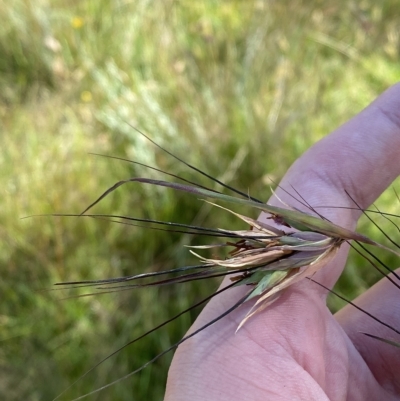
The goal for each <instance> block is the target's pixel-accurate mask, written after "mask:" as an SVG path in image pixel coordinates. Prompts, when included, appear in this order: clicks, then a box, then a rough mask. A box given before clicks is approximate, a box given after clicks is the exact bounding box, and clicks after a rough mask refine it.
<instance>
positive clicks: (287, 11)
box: [0, 0, 400, 401]
mask: <svg viewBox="0 0 400 401" xmlns="http://www.w3.org/2000/svg"><path fill="white" fill-rule="evenodd" d="M399 17H400V16H399V10H398V2H397V1H395V0H383V1H381V2H379V3H377V2H376V1H373V0H366V1H358V2H356V1H336V2H333V1H309V0H296V1H295V0H293V1H286V0H285V1H260V0H258V1H255V0H249V1H211V0H207V1H189V0H181V1H173V0H163V1H154V0H153V1H150V0H137V1H117V0H114V1H109V0H47V1H46V0H35V1H29V0H13V1H12V2H10V1H5V0H0V21H1V24H0V116H1V118H0V124H1V125H0V127H1V128H0V145H1V153H0V172H1V173H0V179H1V197H0V202H1V207H0V219H1V220H0V222H1V225H0V235H1V241H0V248H1V251H0V264H1V265H0V268H1V280H0V298H1V305H0V328H1V330H0V341H1V342H0V371H1V375H0V398H1V399H3V400H22V399H23V400H32V401H34V400H51V399H53V398H54V397H55V396H56V395H58V394H59V393H60V392H61V391H62V390H63V389H64V388H66V387H67V386H68V385H69V384H71V383H72V382H73V381H74V380H75V379H77V378H78V377H80V375H82V374H83V373H84V372H85V371H86V370H87V369H89V368H90V367H92V366H93V365H94V364H95V363H96V362H98V361H99V360H100V359H101V358H103V357H104V356H106V355H107V354H108V353H111V352H112V351H113V350H115V349H116V348H118V347H119V346H121V345H122V344H124V343H126V342H127V341H129V340H131V339H133V338H134V337H135V336H138V335H139V334H141V333H143V332H144V331H146V330H148V329H150V328H151V327H153V326H154V325H156V324H158V323H160V322H162V321H163V320H165V319H167V318H168V317H171V316H173V315H174V314H175V313H177V311H178V310H181V309H183V308H185V307H187V306H189V305H190V304H192V303H194V302H195V301H198V300H199V299H201V297H204V296H205V295H206V294H210V293H212V291H214V290H215V288H216V286H217V284H218V283H217V282H211V283H207V282H203V283H196V284H182V285H180V286H175V287H171V288H167V287H165V288H162V289H160V290H157V289H151V290H140V291H137V292H127V291H126V292H120V293H116V294H115V293H114V294H109V295H101V296H96V297H85V298H75V299H68V300H62V298H65V297H68V296H69V295H71V293H70V292H68V291H66V292H63V291H47V290H48V289H49V288H51V287H52V284H53V283H55V282H58V281H63V280H64V281H65V280H79V279H80V280H82V279H101V278H106V277H113V276H121V275H130V274H134V273H138V272H146V271H153V270H160V269H166V268H172V267H176V266H180V265H184V264H188V263H192V262H193V259H192V257H190V256H189V255H188V251H187V249H185V248H184V247H183V246H182V245H184V244H188V243H190V242H192V243H194V242H196V243H199V242H201V241H203V239H199V238H194V239H191V238H189V237H188V236H185V235H179V234H171V233H165V232H164V233H163V232H157V231H150V230H145V229H143V228H137V227H128V226H123V225H119V224H113V223H110V222H106V221H99V220H96V221H93V220H90V219H79V218H60V217H58V218H55V217H35V218H29V219H23V220H21V219H20V218H21V217H24V216H28V215H32V214H42V213H54V212H58V213H79V212H80V211H82V210H83V209H84V208H85V207H86V206H87V205H88V204H90V203H91V202H92V201H93V200H94V199H95V198H96V197H97V196H98V195H100V194H101V193H102V191H103V190H105V189H106V188H107V187H108V186H110V185H112V184H113V183H114V182H116V181H117V180H119V179H123V178H128V177H130V176H134V175H136V176H143V175H145V176H150V177H152V178H156V177H159V178H164V177H162V176H161V175H160V174H157V173H155V172H154V171H148V170H145V169H144V168H140V167H138V166H134V165H131V164H129V163H124V162H121V161H115V160H110V159H104V158H100V157H96V156H92V155H89V154H88V153H89V152H97V153H102V154H109V155H114V156H120V157H126V158H130V159H132V160H136V161H139V162H142V163H148V164H151V165H153V166H155V167H157V168H160V169H163V170H167V171H169V172H173V173H175V174H182V175H185V176H186V177H188V178H190V179H194V180H198V181H200V182H202V183H204V184H205V183H206V181H205V180H204V179H203V178H201V177H200V178H199V177H198V175H196V174H194V173H193V172H192V171H188V169H187V168H186V167H185V166H183V165H182V164H179V163H177V162H176V161H175V160H173V159H171V158H170V157H167V156H166V155H165V154H163V153H161V152H160V151H158V150H157V149H156V148H155V147H154V146H152V145H151V144H150V143H148V142H146V141H145V140H143V138H142V137H140V136H139V135H138V134H137V133H136V132H135V131H134V130H132V129H131V128H130V127H129V126H128V125H127V124H126V123H125V121H129V122H130V123H132V124H133V125H135V126H137V127H138V128H140V129H141V130H143V131H145V132H146V133H148V134H149V135H150V136H151V137H152V138H153V139H154V140H156V141H157V142H158V143H159V144H161V145H162V146H165V147H167V148H168V149H169V150H171V151H172V152H174V153H175V154H177V155H180V156H181V157H183V158H185V159H186V161H188V162H190V163H192V164H195V165H196V166H198V167H200V168H202V169H204V170H205V171H207V172H208V173H209V174H211V175H213V176H215V177H218V178H219V179H221V180H224V181H225V182H227V183H229V184H230V185H233V186H235V187H238V188H240V189H242V190H243V191H245V192H247V191H249V193H251V194H252V195H254V196H256V197H257V198H259V199H265V200H267V199H268V197H269V194H270V192H269V188H268V186H269V183H270V178H272V179H274V180H279V179H280V177H282V175H283V174H284V172H285V171H286V170H287V168H288V167H289V166H290V164H291V163H292V162H293V161H294V160H295V159H296V158H297V157H298V156H299V155H301V154H302V153H303V152H304V151H305V150H306V149H307V148H308V147H309V146H310V145H311V144H313V143H314V142H316V141H317V140H318V139H320V138H321V137H323V136H324V135H326V134H327V133H329V132H330V131H331V130H333V129H334V128H336V127H337V126H338V125H340V124H341V123H343V122H345V121H346V120H347V119H349V118H350V117H352V116H353V115H354V114H356V113H357V112H358V111H359V110H361V109H362V108H363V107H365V106H366V105H367V104H368V103H369V102H370V101H372V100H373V99H374V98H375V97H376V96H377V95H378V94H379V93H381V92H382V91H383V90H384V89H386V88H387V87H388V86H390V85H391V84H393V83H395V82H397V81H398V80H399V79H400V69H399V66H400V65H399V61H400V60H399V50H400V47H399V46H400V43H399V29H400V25H399ZM207 185H211V186H213V187H214V184H212V183H211V184H210V183H207ZM215 188H217V187H215ZM380 207H381V208H382V209H385V210H387V211H392V212H395V213H396V211H397V210H398V202H397V200H396V197H395V196H394V194H393V192H388V193H387V194H386V195H385V196H384V197H383V198H382V199H381V201H380ZM95 211H96V212H99V213H101V212H102V213H114V214H125V215H130V216H137V217H146V218H153V219H159V220H166V221H177V222H182V223H194V224H201V225H205V226H211V227H225V228H239V227H243V226H242V225H241V224H240V223H239V222H237V221H236V220H234V219H232V216H230V215H226V214H224V213H221V212H220V211H219V210H213V209H212V208H210V207H208V206H207V205H204V204H203V203H201V202H199V201H198V200H197V199H196V198H193V197H191V196H189V195H185V194H179V193H178V194H177V193H173V192H172V191H170V190H165V189H160V188H152V187H149V186H139V185H133V184H132V185H127V186H125V187H122V188H120V189H119V190H118V191H117V192H116V193H114V194H113V195H112V196H110V197H109V198H107V199H105V200H104V201H103V202H102V203H101V204H100V205H98V206H97V207H96V209H95ZM256 215H257V213H254V216H256ZM382 223H384V221H382ZM386 226H387V227H388V229H389V230H392V232H393V233H396V229H395V228H394V227H392V226H391V225H390V224H388V223H386ZM361 230H362V231H363V232H364V233H365V234H367V235H370V236H372V237H373V238H374V239H378V240H380V239H381V236H380V234H379V232H378V230H377V229H376V228H374V227H373V226H372V225H371V224H370V223H369V224H368V223H364V225H362V226H361ZM389 263H396V262H395V261H391V260H390V259H389ZM361 264H362V263H361V262H360V260H359V259H357V258H353V259H351V261H350V262H349V266H348V267H347V270H346V271H345V273H344V274H343V276H342V278H341V280H340V282H339V284H338V289H339V291H340V292H341V293H343V294H344V295H346V296H347V297H349V298H353V297H354V296H356V295H357V294H359V293H361V292H363V291H364V290H365V289H366V288H368V287H369V286H370V285H371V283H372V282H374V281H375V280H376V279H377V277H378V276H377V274H376V273H375V271H374V270H373V269H372V268H370V267H368V268H365V267H364V268H360V267H359V266H360V265H361ZM364 265H365V263H364ZM330 302H331V305H332V308H333V309H335V308H338V307H340V306H341V303H339V302H338V301H337V300H335V299H334V298H332V299H331V301H330ZM195 314H196V312H193V314H191V316H186V317H183V318H181V319H180V320H179V321H178V322H177V323H176V324H174V325H171V327H169V328H167V329H163V330H162V331H160V332H159V333H156V334H155V335H152V336H149V337H148V338H147V339H146V340H143V341H142V342H141V343H140V344H139V345H137V346H133V347H130V348H128V349H126V350H124V351H123V352H121V353H120V354H119V355H118V356H116V357H113V358H112V359H111V360H109V361H107V362H106V363H104V364H102V365H101V366H99V367H98V368H97V369H96V370H95V371H94V372H92V373H91V374H89V375H87V376H86V377H84V378H83V379H82V380H80V381H79V382H78V383H77V384H76V385H74V386H73V387H72V388H71V389H70V390H69V391H68V392H67V393H66V394H65V395H64V396H63V397H61V399H62V400H68V399H73V398H75V397H77V396H79V395H82V394H85V393H87V392H89V391H90V390H93V389H95V388H97V387H99V386H102V385H104V384H106V383H108V382H110V381H112V380H114V379H117V378H118V377H121V376H124V375H125V374H127V373H129V372H130V371H132V370H134V369H136V368H137V367H139V366H140V365H142V364H143V363H145V362H146V361H148V360H149V359H151V358H152V357H153V356H154V355H156V354H157V353H159V352H161V351H162V350H163V349H165V348H166V347H168V345H169V344H171V343H172V342H175V341H177V340H178V339H179V338H180V337H181V336H182V335H183V333H184V332H185V330H186V329H187V328H188V327H189V325H190V322H191V320H192V319H193V318H194V317H195ZM170 358H171V356H166V357H164V358H162V359H161V360H159V361H158V362H156V363H154V364H152V365H151V366H149V367H148V368H147V369H145V370H144V371H142V372H141V373H140V374H138V375H136V376H134V377H131V378H129V379H128V380H125V381H123V382H120V383H119V384H117V385H115V386H113V387H112V388H110V389H108V390H105V391H104V392H101V393H98V394H96V395H93V396H91V397H89V399H92V400H110V399H112V400H145V399H146V400H161V399H162V396H163V390H164V386H165V380H166V372H167V368H168V364H169V362H170Z"/></svg>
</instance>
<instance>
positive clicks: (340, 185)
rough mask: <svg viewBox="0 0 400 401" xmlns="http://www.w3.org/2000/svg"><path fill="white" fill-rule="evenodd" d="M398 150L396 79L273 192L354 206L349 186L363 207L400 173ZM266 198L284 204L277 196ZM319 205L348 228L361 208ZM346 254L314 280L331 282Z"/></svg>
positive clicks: (398, 89) (292, 202) (312, 150)
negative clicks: (393, 83) (333, 207)
mask: <svg viewBox="0 0 400 401" xmlns="http://www.w3.org/2000/svg"><path fill="white" fill-rule="evenodd" d="M399 154H400V84H396V85H394V86H392V87H391V88H389V89H388V90H387V91H386V92H384V93H383V94H382V95H381V96H380V97H379V98H378V99H376V100H375V101H374V102H373V103H372V104H370V105H369V106H368V107H367V108H366V109H364V110H363V111H362V112H360V113H359V114H358V115H357V116H355V117H354V118H353V119H351V120H350V121H348V122H347V123H346V124H344V125H342V126H341V127H340V128H338V129H337V130H336V131H334V132H333V133H332V134H330V135H329V136H327V137H325V138H324V139H322V140H321V141H319V142H318V143H316V144H315V145H314V146H313V147H311V148H310V149H309V150H308V151H307V152H306V153H304V155H303V156H301V157H300V158H299V159H298V160H297V161H296V162H295V163H294V164H293V165H292V167H291V168H290V169H289V171H288V172H287V174H286V175H285V177H284V178H283V180H282V182H281V183H280V185H279V188H278V189H277V191H276V194H277V195H278V197H279V198H280V199H282V200H283V201H284V202H286V203H287V204H289V205H292V206H295V207H297V208H300V209H303V210H306V211H308V212H310V211H309V209H308V208H307V207H305V206H304V205H302V204H301V203H300V202H297V201H296V200H295V199H294V198H297V199H298V198H299V195H298V194H297V193H296V191H297V192H298V193H300V195H301V196H302V197H304V198H305V199H306V201H307V202H308V203H309V204H310V205H311V206H343V207H353V208H354V207H355V204H354V203H353V201H352V200H351V199H350V198H349V196H348V195H347V194H346V191H347V192H348V193H349V194H350V195H351V197H352V198H354V200H355V201H356V202H357V204H359V205H360V206H361V207H362V208H367V207H368V206H369V205H370V204H371V203H372V202H374V200H375V199H376V198H377V197H378V196H379V195H380V194H381V193H382V192H383V191H384V190H385V189H386V188H387V187H388V186H389V185H390V183H391V182H392V181H393V180H394V179H395V178H396V177H397V176H398V175H399V174H400V163H398V160H399ZM288 193H290V194H292V195H293V197H291V196H290V195H289V194H288ZM269 203H271V204H273V205H277V206H282V204H281V202H280V201H279V200H278V199H277V197H272V198H271V200H270V202H269ZM317 210H318V212H319V213H321V214H322V215H323V216H325V217H326V218H328V219H329V220H331V221H332V222H334V223H336V224H338V225H340V226H343V227H346V228H349V229H352V230H353V229H354V228H355V226H356V223H357V220H358V218H359V216H360V212H359V211H354V210H349V209H348V210H345V209H332V208H318V209H317ZM260 217H261V219H263V218H265V215H261V216H260ZM346 253H347V250H346V249H344V250H342V251H341V253H340V255H339V258H338V259H336V261H335V263H332V264H330V266H329V268H324V269H323V271H321V272H320V273H319V274H318V276H317V278H318V280H319V281H321V282H322V283H323V284H324V285H326V286H330V287H331V286H333V285H334V283H335V282H336V280H337V279H338V277H339V275H340V274H341V272H342V270H343V266H344V262H345V259H346Z"/></svg>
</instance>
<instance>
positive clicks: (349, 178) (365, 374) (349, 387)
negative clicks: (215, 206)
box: [165, 84, 400, 401]
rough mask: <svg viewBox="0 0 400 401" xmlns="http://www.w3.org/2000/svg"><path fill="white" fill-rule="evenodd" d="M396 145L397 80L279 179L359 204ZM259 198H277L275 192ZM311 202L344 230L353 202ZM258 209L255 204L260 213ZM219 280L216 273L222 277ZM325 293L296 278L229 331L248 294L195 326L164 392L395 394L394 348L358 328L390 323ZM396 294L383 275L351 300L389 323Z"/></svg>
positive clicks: (398, 359) (388, 173)
mask: <svg viewBox="0 0 400 401" xmlns="http://www.w3.org/2000/svg"><path fill="white" fill-rule="evenodd" d="M399 155H400V84H397V85H395V86H393V87H391V88H390V89H389V90H387V91H386V92H385V93H383V94H382V95H381V96H380V97H379V98H378V99H377V100H376V101H375V102H373V103H372V104H371V105H370V106H368V107H367V108H366V109H365V110H363V111H362V112H361V113H359V114H358V115H357V116H356V117H354V118H353V119H352V120H350V121H349V122H347V123H346V124H344V125H343V126H341V127H340V128H338V129H337V130H336V131H334V132H333V133H332V134H331V135H329V136H327V137H325V138H324V139H323V140H321V141H320V142H318V143H317V144H315V145H314V146H313V147H312V148H311V149H309V150H308V151H307V152H306V153H305V154H304V155H303V156H302V157H301V158H300V159H298V160H297V161H296V162H295V163H294V164H293V166H292V167H291V168H290V169H289V171H288V172H287V174H286V176H285V177H284V179H283V180H282V182H281V183H280V188H284V189H285V190H287V191H288V192H290V193H292V194H293V195H294V196H295V197H296V198H298V195H297V194H296V193H295V192H294V190H293V187H294V188H295V189H296V190H297V191H298V192H299V193H300V194H301V196H302V197H304V198H305V199H306V201H307V202H308V203H309V204H310V205H312V206H320V205H336V206H344V207H353V208H354V203H353V202H352V201H351V200H350V198H349V197H348V196H347V195H346V191H347V192H348V193H349V194H351V196H352V197H353V198H354V199H355V201H356V202H357V203H358V204H359V205H360V207H362V208H367V207H368V206H369V205H370V204H371V203H372V202H373V201H374V200H375V199H376V198H377V197H378V196H379V195H380V194H381V193H382V192H383V191H384V190H385V189H386V187H388V186H389V185H390V183H391V182H392V181H393V180H394V179H395V178H396V177H397V176H398V175H399V174H400V157H399ZM292 186H293V187H292ZM276 193H277V195H278V196H279V198H280V199H282V200H283V201H285V202H286V203H287V204H290V205H292V206H295V207H297V208H299V209H303V210H304V211H306V212H308V213H309V210H307V209H305V207H304V206H302V205H301V204H300V203H297V204H296V201H295V200H294V199H293V198H292V197H290V196H289V195H288V194H287V193H286V192H284V191H283V190H281V189H279V188H278V190H277V191H276ZM269 203H270V204H272V205H276V206H280V207H282V204H281V203H280V202H279V200H278V199H277V198H276V197H272V198H271V199H270V201H269ZM318 211H319V213H321V214H322V215H323V216H325V217H326V218H328V219H329V220H330V221H332V222H333V223H336V224H337V225H339V226H342V227H345V228H348V229H351V230H354V229H355V226H356V223H357V220H358V218H359V216H360V212H359V211H358V210H354V209H353V210H350V209H332V208H330V209H329V208H326V209H318ZM265 218H266V216H265V215H263V214H261V216H260V219H261V220H262V219H265ZM268 223H269V224H270V220H269V221H268ZM347 253H348V245H347V244H344V245H342V247H341V249H340V250H339V252H338V254H337V256H336V257H335V259H334V260H333V261H332V262H330V263H329V264H327V265H326V266H325V267H324V268H323V269H322V270H320V271H319V272H318V273H316V274H315V275H314V276H313V279H314V280H316V281H318V282H320V283H322V284H323V285H325V286H327V287H329V288H331V287H332V286H333V285H334V284H335V282H336V281H337V279H338V277H339V276H340V274H341V272H342V270H343V268H344V264H345V261H346V258H347ZM368 268H369V267H368ZM227 283H228V281H227V279H225V281H224V283H223V284H222V285H226V284H227ZM245 291H246V289H245V288H243V287H235V288H232V289H230V290H228V291H226V292H224V293H222V294H220V295H218V296H217V297H215V298H213V299H212V301H210V302H209V304H208V305H207V306H206V307H205V308H204V310H203V311H202V313H201V314H200V316H199V317H198V319H197V320H196V322H195V323H194V324H193V326H192V327H191V329H190V330H189V333H190V332H193V331H194V330H196V329H198V328H200V327H201V326H203V325H204V324H206V323H208V322H209V321H211V320H212V319H214V318H215V317H217V316H219V315H220V314H222V313H223V312H224V311H226V310H227V309H228V308H229V307H231V306H232V305H234V304H235V303H236V302H237V301H238V300H239V299H240V298H241V297H243V296H244V294H245ZM326 295H327V291H326V290H323V289H322V288H321V287H320V286H318V285H317V284H315V283H313V282H310V281H309V280H303V281H301V282H300V283H298V284H295V285H293V286H291V287H290V288H289V289H287V290H286V291H285V292H284V293H283V294H282V295H281V297H280V298H279V299H278V300H277V301H276V302H275V303H274V304H273V305H272V306H270V307H268V308H267V309H265V310H264V311H263V312H261V313H259V314H257V315H256V316H254V317H252V318H251V319H250V320H249V321H247V322H246V323H245V325H244V326H243V327H242V328H241V329H240V330H239V331H238V332H237V333H236V334H235V331H236V329H237V327H238V325H239V323H240V322H241V320H242V319H243V317H244V316H245V315H246V313H247V311H248V310H249V309H250V308H251V306H252V303H251V302H248V303H245V304H244V305H242V306H241V307H239V308H238V309H236V310H235V311H234V312H232V313H230V314H229V315H228V316H226V317H225V318H223V319H221V320H220V321H218V322H217V323H215V324H214V325H212V326H211V327H209V328H207V329H206V330H203V331H201V332H200V333H198V334H196V335H195V336H194V337H192V338H190V339H189V340H187V341H186V342H184V343H183V344H182V345H181V346H179V348H178V349H177V351H176V353H175V356H174V359H173V361H172V365H171V368H170V371H169V376H168V382H167V391H166V396H165V401H188V400H190V401H197V400H202V401H205V400H207V401H225V400H226V401H228V400H229V401H253V400H254V401H256V400H257V401H261V400H263V401H264V400H274V401H283V400H285V401H296V400H307V401H313V400H316V401H323V400H331V401H337V400H349V401H356V400H360V401H361V400H363V401H365V400H387V401H388V400H396V399H400V380H399V378H398V372H400V349H398V348H395V347H393V346H390V345H388V344H385V343H382V342H380V341H377V340H374V339H371V338H369V337H366V336H364V335H363V334H361V333H360V332H367V333H371V334H375V335H378V336H381V337H384V338H390V337H392V332H390V331H389V329H387V328H385V327H384V326H382V325H380V324H378V323H377V322H375V321H374V320H372V319H371V318H370V317H368V316H367V315H365V314H363V313H361V312H360V311H357V310H356V309H355V308H353V307H352V306H351V305H348V306H346V307H345V308H344V309H343V310H341V311H340V312H339V313H337V314H336V315H332V314H331V313H330V311H329V310H328V308H327V307H326ZM399 299H400V291H399V290H398V289H397V288H395V287H394V285H393V284H392V283H390V282H389V281H388V280H387V279H383V280H382V281H381V282H379V283H378V284H376V285H375V286H374V287H373V288H371V289H370V290H369V291H367V292H366V293H365V294H364V295H363V296H361V297H360V298H359V299H358V300H357V301H356V303H357V304H358V305H360V306H362V308H363V309H365V310H367V311H369V312H371V313H372V314H373V315H375V316H379V318H381V319H382V320H384V321H386V322H389V323H392V324H393V325H396V322H398V321H399V318H400V308H399V307H398V304H399V302H398V301H399ZM399 326H400V325H399Z"/></svg>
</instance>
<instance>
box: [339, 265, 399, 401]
mask: <svg viewBox="0 0 400 401" xmlns="http://www.w3.org/2000/svg"><path fill="white" fill-rule="evenodd" d="M399 272H400V270H398V273H399ZM399 301H400V291H399V289H398V288H396V287H395V286H394V285H393V284H392V283H391V282H390V281H389V280H388V279H386V278H384V279H382V280H381V281H380V282H379V283H377V284H375V285H374V286H373V287H372V288H371V289H369V290H368V291H367V292H366V293H364V294H363V295H362V296H360V297H359V298H357V299H356V300H355V301H354V302H355V303H356V304H357V305H358V306H360V307H361V308H363V309H364V310H366V311H367V312H369V313H371V314H372V315H373V316H375V317H377V318H379V319H380V320H382V321H383V322H386V323H389V324H390V325H392V326H393V327H394V328H395V329H397V330H400V306H399V305H400V303H399ZM335 317H336V319H337V321H338V322H339V323H340V324H341V325H342V327H343V329H344V330H345V332H346V333H347V335H348V336H349V337H350V339H351V340H352V342H353V344H354V346H355V348H356V349H357V351H358V352H359V353H360V354H361V356H362V357H363V359H364V360H365V362H366V363H367V364H368V366H369V368H370V370H371V372H372V373H373V375H374V377H375V378H376V380H377V381H378V382H379V383H380V384H381V385H382V386H383V387H384V388H388V389H390V390H392V391H394V392H395V393H397V394H400V382H399V380H398V372H399V370H400V348H396V347H395V346H393V345H389V344H386V343H383V342H381V341H378V340H375V339H372V338H369V337H367V336H365V335H363V334H362V333H368V334H373V335H376V336H379V337H381V338H385V339H391V340H394V341H397V342H400V335H398V334H396V333H394V332H393V331H392V330H390V329H389V328H388V327H385V326H384V325H383V324H380V323H378V322H376V321H375V320H373V319H371V318H370V317H369V316H367V315H366V314H364V313H362V312H360V311H359V310H357V309H355V308H354V307H352V306H351V305H347V306H346V307H345V308H343V309H342V310H341V311H340V312H338V313H337V314H336V315H335Z"/></svg>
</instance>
